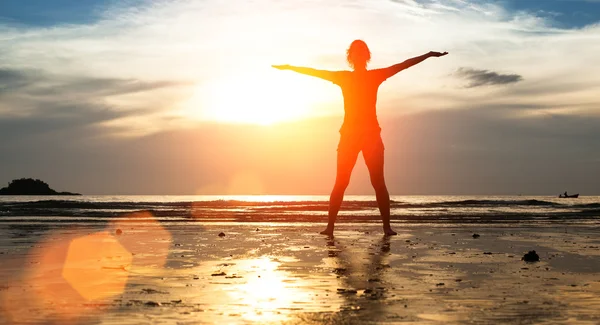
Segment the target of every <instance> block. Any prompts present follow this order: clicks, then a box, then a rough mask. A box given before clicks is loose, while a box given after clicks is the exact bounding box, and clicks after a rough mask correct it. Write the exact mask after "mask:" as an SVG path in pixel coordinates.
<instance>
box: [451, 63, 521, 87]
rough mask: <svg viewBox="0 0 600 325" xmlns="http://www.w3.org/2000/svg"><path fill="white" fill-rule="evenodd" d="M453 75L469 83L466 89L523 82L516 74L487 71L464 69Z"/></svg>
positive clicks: (459, 69)
mask: <svg viewBox="0 0 600 325" xmlns="http://www.w3.org/2000/svg"><path fill="white" fill-rule="evenodd" d="M454 75H455V76H457V77H459V78H463V79H466V80H467V81H469V82H470V83H469V85H467V88H474V87H481V86H489V85H507V84H512V83H517V82H519V81H522V80H523V77H522V76H520V75H518V74H500V73H497V72H494V71H489V70H478V69H472V68H464V67H461V68H458V70H457V71H456V72H455V73H454Z"/></svg>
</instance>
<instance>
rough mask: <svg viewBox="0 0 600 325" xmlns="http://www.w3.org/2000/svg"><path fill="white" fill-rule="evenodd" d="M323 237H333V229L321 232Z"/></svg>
mask: <svg viewBox="0 0 600 325" xmlns="http://www.w3.org/2000/svg"><path fill="white" fill-rule="evenodd" d="M320 234H321V235H327V236H329V237H333V228H329V227H327V229H325V230H323V231H321V232H320Z"/></svg>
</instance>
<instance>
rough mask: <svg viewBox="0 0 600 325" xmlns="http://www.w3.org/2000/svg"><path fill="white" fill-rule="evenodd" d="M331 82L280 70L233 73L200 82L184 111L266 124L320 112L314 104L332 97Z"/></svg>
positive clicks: (212, 118)
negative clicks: (242, 73) (324, 82)
mask: <svg viewBox="0 0 600 325" xmlns="http://www.w3.org/2000/svg"><path fill="white" fill-rule="evenodd" d="M336 91H339V90H337V89H336V87H335V86H334V85H331V87H326V86H325V87H323V83H322V82H319V80H315V79H312V78H306V77H303V76H297V75H292V74H286V73H283V74H282V73H281V72H277V71H270V70H267V71H262V72H261V73H255V74H252V75H250V74H246V75H236V76H235V77H234V76H232V77H228V78H224V79H218V80H214V81H212V82H207V83H205V84H202V85H199V86H198V87H197V88H196V90H195V92H194V94H193V95H192V96H191V97H190V99H189V100H188V101H187V102H186V103H185V104H184V107H183V115H184V116H186V117H188V118H192V119H197V120H204V121H216V122H226V123H244V124H260V125H269V124H273V123H277V122H283V121H292V120H298V119H303V118H308V117H311V116H315V115H321V114H322V113H323V112H318V109H317V107H318V106H320V105H324V104H327V103H328V102H331V101H333V100H335V95H338V94H337V93H336Z"/></svg>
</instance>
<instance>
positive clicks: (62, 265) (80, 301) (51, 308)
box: [0, 233, 126, 324]
mask: <svg viewBox="0 0 600 325" xmlns="http://www.w3.org/2000/svg"><path fill="white" fill-rule="evenodd" d="M104 234H105V235H107V234H106V233H104ZM105 235H98V234H97V233H96V234H92V235H88V236H82V235H81V234H77V233H76V234H74V235H70V236H65V235H64V233H63V234H62V235H61V236H60V237H56V236H49V237H47V238H45V239H43V240H41V241H40V242H38V244H37V245H36V247H35V248H33V249H32V250H31V251H30V252H29V254H28V257H27V259H26V265H27V268H26V269H25V270H24V272H23V274H22V277H21V278H19V279H14V281H13V285H11V287H10V288H8V290H5V291H3V292H2V296H1V297H0V306H2V309H3V310H2V311H3V312H4V313H5V314H6V315H7V316H8V318H9V319H10V320H11V321H12V322H14V323H39V322H40V321H41V320H43V321H44V322H48V323H52V322H51V321H50V320H55V323H57V324H69V323H77V319H78V318H79V317H81V316H83V315H85V316H91V315H93V313H95V312H97V311H98V310H101V309H103V308H105V307H103V305H102V304H99V305H95V304H90V301H89V300H88V299H86V298H84V295H83V294H86V293H85V292H84V290H82V288H83V287H85V286H86V285H87V283H97V282H102V283H103V284H102V285H99V286H98V288H99V290H100V291H98V292H106V291H105V290H106V288H111V290H110V291H111V292H113V293H115V294H120V293H121V291H122V289H123V288H122V287H123V286H124V285H121V286H120V287H121V291H119V292H116V291H115V290H114V289H115V286H114V285H112V283H114V281H115V278H113V277H112V276H113V275H115V274H114V271H113V270H110V269H102V268H101V266H102V264H101V263H99V262H97V260H98V259H99V260H100V261H107V259H108V256H101V255H102V254H100V253H99V252H106V249H105V248H104V247H103V245H104V243H101V242H98V241H90V238H103V236H105ZM112 243H116V241H113V242H112ZM70 251H74V252H77V251H79V252H80V256H81V255H83V256H81V257H82V258H83V259H84V260H85V261H84V260H78V259H79V257H80V256H76V255H77V254H75V255H71V256H68V255H69V252H70ZM94 258H95V260H96V261H94ZM86 263H91V264H89V265H87V266H88V268H91V267H93V266H96V267H97V270H96V272H95V273H94V274H89V273H85V274H81V275H79V276H78V279H74V278H71V279H70V280H71V281H68V280H66V279H65V277H63V274H64V273H65V272H66V273H67V275H68V274H69V273H70V272H71V271H69V269H70V268H74V267H76V265H85V264H86ZM78 271H81V272H84V271H82V270H81V269H78ZM121 272H123V271H121ZM125 275H126V274H125ZM69 276H70V275H69ZM125 280H126V279H123V277H122V276H121V275H119V277H118V278H117V282H119V281H120V282H123V281H125ZM105 285H106V287H104V286H105ZM87 296H88V297H92V298H101V297H106V295H105V294H98V293H96V294H87Z"/></svg>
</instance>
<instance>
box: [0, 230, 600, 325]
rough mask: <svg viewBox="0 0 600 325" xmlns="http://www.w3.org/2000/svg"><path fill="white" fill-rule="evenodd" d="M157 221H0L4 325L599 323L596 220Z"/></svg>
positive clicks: (599, 252) (599, 238) (0, 294)
mask: <svg viewBox="0 0 600 325" xmlns="http://www.w3.org/2000/svg"><path fill="white" fill-rule="evenodd" d="M154 226H156V225H150V226H148V225H146V224H143V223H139V224H138V223H132V224H127V225H119V224H116V225H114V224H113V225H109V226H108V227H106V226H105V225H94V224H86V225H77V226H74V227H64V226H62V227H60V228H58V227H50V229H45V228H43V227H40V226H39V225H29V226H28V225H7V224H0V262H1V263H2V267H1V270H2V274H0V275H1V276H2V280H0V301H1V303H2V304H1V305H0V306H1V308H0V309H1V310H2V313H1V315H0V323H2V324H5V323H8V324H11V323H15V324H19V323H27V324H28V323H31V324H37V323H41V324H52V323H55V324H69V323H71V324H198V323H200V324H203V323H207V324H210V323H218V324H269V323H274V324H280V323H284V324H306V323H308V324H365V323H402V324H404V323H409V324H410V323H415V324H442V323H444V324H446V323H454V324H472V323H476V324H561V323H564V324H566V323H569V324H572V323H580V324H597V323H599V322H600V272H599V271H600V249H599V247H600V236H599V235H600V227H598V226H597V225H596V224H595V223H588V224H584V223H579V224H577V223H560V224H552V223H531V224H493V225H491V224H490V225H481V224H468V225H462V224H439V223H438V224H423V223H420V224H410V223H404V224H396V225H395V230H396V231H398V236H394V237H387V238H386V237H383V236H382V234H381V229H380V226H379V225H378V224H373V223H364V224H361V223H346V224H340V225H338V227H337V229H336V236H335V238H333V239H330V238H326V237H325V236H322V235H319V234H318V231H319V230H322V229H321V228H322V227H323V225H322V224H319V225H314V224H308V223H272V224H266V223H233V222H225V223H202V224H200V223H181V222H179V223H171V224H169V223H162V224H161V226H162V227H163V229H162V230H161V229H157V228H156V227H154ZM117 229H118V230H120V234H119V235H116V232H117ZM221 232H223V233H224V236H219V234H220V233H221ZM474 233H477V234H479V235H480V236H479V237H478V238H473V234H474ZM90 234H91V235H93V236H91V237H90ZM86 236H87V237H86ZM84 237H85V239H86V240H87V239H89V240H91V241H90V242H89V244H86V243H85V242H84V240H83V239H81V238H84ZM75 242H76V243H79V244H80V245H83V246H82V248H80V250H81V251H82V253H81V252H80V253H81V254H80V255H77V254H79V253H77V251H76V249H75V247H74V246H75V245H74V244H73V243H75ZM85 245H88V246H85ZM530 250H535V251H536V252H537V253H538V254H539V257H540V261H539V262H536V263H527V262H525V261H522V260H521V257H522V256H523V255H524V254H525V253H527V252H528V251H530ZM86 258H89V260H86ZM94 263H100V264H94ZM86 268H87V269H86ZM65 269H70V271H68V272H66V271H65ZM92 269H93V270H95V272H96V273H86V272H87V271H89V270H92ZM86 270H87V271H86ZM99 270H100V271H99ZM90 274H91V275H90ZM82 275H83V276H82ZM65 278H68V280H65Z"/></svg>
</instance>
